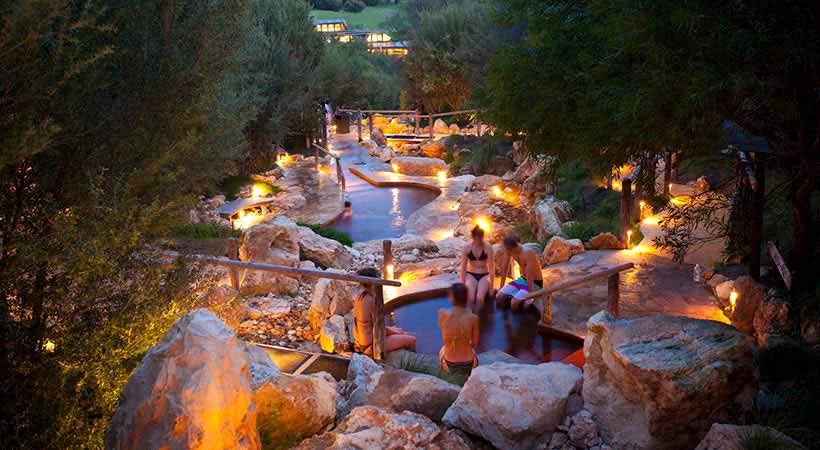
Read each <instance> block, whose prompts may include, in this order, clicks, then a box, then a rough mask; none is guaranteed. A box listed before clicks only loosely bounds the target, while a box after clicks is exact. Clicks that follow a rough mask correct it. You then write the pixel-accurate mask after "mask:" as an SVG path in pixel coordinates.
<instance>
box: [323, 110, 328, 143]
mask: <svg viewBox="0 0 820 450" xmlns="http://www.w3.org/2000/svg"><path fill="white" fill-rule="evenodd" d="M322 147H324V148H327V112H324V113H322Z"/></svg>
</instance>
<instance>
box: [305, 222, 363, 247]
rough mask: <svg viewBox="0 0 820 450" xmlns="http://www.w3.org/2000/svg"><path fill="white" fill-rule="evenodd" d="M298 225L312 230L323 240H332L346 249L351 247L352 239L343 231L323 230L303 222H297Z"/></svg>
mask: <svg viewBox="0 0 820 450" xmlns="http://www.w3.org/2000/svg"><path fill="white" fill-rule="evenodd" d="M297 224H298V225H300V226H303V227H308V228H310V229H311V230H313V232H314V233H316V234H318V235H319V236H322V237H324V238H328V239H333V240H334V241H337V242H339V243H341V244H342V245H346V246H348V247H350V246H352V245H353V238H352V237H350V233H346V232H344V231H338V230H334V229H332V228H325V227H323V226H321V225H319V224H315V223H304V222H297Z"/></svg>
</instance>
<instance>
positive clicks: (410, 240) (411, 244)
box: [353, 234, 438, 255]
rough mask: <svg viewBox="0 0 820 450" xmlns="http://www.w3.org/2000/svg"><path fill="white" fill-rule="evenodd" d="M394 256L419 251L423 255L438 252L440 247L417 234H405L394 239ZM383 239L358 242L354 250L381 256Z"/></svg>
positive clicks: (354, 245)
mask: <svg viewBox="0 0 820 450" xmlns="http://www.w3.org/2000/svg"><path fill="white" fill-rule="evenodd" d="M392 241H393V247H392V249H393V254H394V255H396V254H399V253H405V252H410V251H413V250H419V251H420V252H421V253H435V252H438V246H437V245H436V243H435V242H433V240H431V239H427V238H425V237H421V236H418V235H415V234H404V235H402V236H401V237H400V238H398V239H393V240H392ZM382 242H383V241H382V240H381V239H377V240H373V241H365V242H356V243H355V244H353V248H354V249H356V250H358V251H359V252H362V253H364V254H381V253H382V250H383V244H382Z"/></svg>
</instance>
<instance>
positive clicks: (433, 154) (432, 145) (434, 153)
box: [421, 141, 447, 158]
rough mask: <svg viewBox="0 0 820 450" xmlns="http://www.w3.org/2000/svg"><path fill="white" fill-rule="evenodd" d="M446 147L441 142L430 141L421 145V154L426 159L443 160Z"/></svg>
mask: <svg viewBox="0 0 820 450" xmlns="http://www.w3.org/2000/svg"><path fill="white" fill-rule="evenodd" d="M446 151H447V147H446V146H445V145H444V142H442V141H432V142H427V143H424V144H422V145H421V152H422V153H423V154H424V156H426V157H428V158H443V157H444V153H445V152H446Z"/></svg>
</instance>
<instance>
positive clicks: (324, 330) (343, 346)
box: [319, 316, 351, 353]
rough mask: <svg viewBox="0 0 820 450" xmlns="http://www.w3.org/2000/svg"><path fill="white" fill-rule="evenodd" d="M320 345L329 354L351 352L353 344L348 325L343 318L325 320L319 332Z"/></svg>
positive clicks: (335, 317)
mask: <svg viewBox="0 0 820 450" xmlns="http://www.w3.org/2000/svg"><path fill="white" fill-rule="evenodd" d="M319 345H320V346H321V347H322V350H324V351H326V352H328V353H342V352H349V351H350V347H351V343H350V335H349V334H348V333H347V324H346V323H345V318H344V317H342V316H332V317H331V318H329V319H327V320H325V321H324V322H323V323H322V326H321V328H320V330H319Z"/></svg>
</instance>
